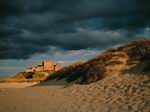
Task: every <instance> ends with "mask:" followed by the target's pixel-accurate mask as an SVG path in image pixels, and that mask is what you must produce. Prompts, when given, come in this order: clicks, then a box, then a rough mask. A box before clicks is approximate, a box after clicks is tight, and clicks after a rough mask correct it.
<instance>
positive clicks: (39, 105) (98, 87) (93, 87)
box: [0, 74, 150, 112]
mask: <svg viewBox="0 0 150 112" xmlns="http://www.w3.org/2000/svg"><path fill="white" fill-rule="evenodd" d="M46 84H48V85H46ZM0 99H1V100H0V105H1V106H0V110H1V112H150V78H149V77H148V76H147V75H139V76H135V75H131V74H130V75H129V74H126V75H123V76H122V75H118V76H117V77H116V76H111V77H107V78H105V79H103V80H101V81H98V82H95V83H92V84H90V85H76V84H73V85H71V86H68V87H66V85H65V84H64V85H63V83H57V82H56V85H53V83H51V81H49V82H47V83H45V84H42V85H37V86H34V87H29V88H24V89H1V90H0Z"/></svg>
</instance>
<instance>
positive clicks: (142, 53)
mask: <svg viewBox="0 0 150 112" xmlns="http://www.w3.org/2000/svg"><path fill="white" fill-rule="evenodd" d="M137 62H138V64H137ZM144 62H146V63H147V64H146V65H145V66H144V68H143V70H142V72H149V71H150V40H138V41H132V42H129V43H127V44H125V45H123V46H121V47H119V48H116V49H114V48H111V49H108V50H107V51H106V52H103V53H101V54H100V55H98V56H96V57H95V58H93V59H91V60H89V61H87V62H84V63H76V64H72V65H70V66H68V67H65V68H62V69H61V70H59V71H57V72H55V73H54V74H52V75H50V76H49V77H48V78H47V79H46V80H51V79H54V78H56V79H57V80H61V79H65V80H66V81H67V82H72V81H76V82H77V83H80V84H88V83H92V82H95V81H98V80H101V79H103V78H105V77H106V76H108V75H111V74H113V72H114V71H117V70H118V71H119V67H116V68H115V69H112V68H113V67H115V66H125V65H133V64H137V66H142V64H141V63H144ZM117 68H118V69H117ZM132 69H133V68H132ZM135 69H137V68H135ZM111 70H112V72H111ZM108 71H110V72H108ZM114 73H115V72H114Z"/></svg>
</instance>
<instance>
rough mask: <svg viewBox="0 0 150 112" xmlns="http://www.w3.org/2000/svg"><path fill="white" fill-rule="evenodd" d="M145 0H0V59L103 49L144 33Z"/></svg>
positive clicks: (148, 23)
mask: <svg viewBox="0 0 150 112" xmlns="http://www.w3.org/2000/svg"><path fill="white" fill-rule="evenodd" d="M149 5H150V1H149V0H132V1H131V0H124V1H121V0H95V1H91V0H42V1H41V0H13V1H10V0H1V1H0V58H1V59H9V58H12V59H21V58H23V59H24V58H29V57H31V56H32V55H33V54H36V53H44V52H47V50H48V49H49V46H56V47H59V48H60V49H62V50H79V49H86V48H100V49H102V48H106V47H109V46H112V45H115V44H119V43H122V42H125V41H129V40H133V39H140V37H141V38H142V36H143V37H144V34H143V32H140V30H142V29H143V28H146V27H149V26H150V15H149V13H150V7H149Z"/></svg>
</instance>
